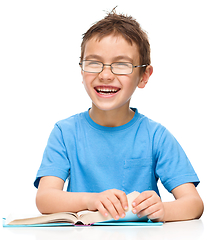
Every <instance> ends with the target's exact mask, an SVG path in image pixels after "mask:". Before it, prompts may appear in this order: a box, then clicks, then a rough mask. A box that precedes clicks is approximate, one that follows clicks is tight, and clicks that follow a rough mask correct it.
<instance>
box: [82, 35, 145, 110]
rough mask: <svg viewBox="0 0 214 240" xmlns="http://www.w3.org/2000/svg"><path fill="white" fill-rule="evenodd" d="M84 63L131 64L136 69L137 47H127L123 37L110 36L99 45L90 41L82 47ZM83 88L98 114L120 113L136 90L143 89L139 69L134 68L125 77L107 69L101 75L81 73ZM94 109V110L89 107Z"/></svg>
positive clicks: (99, 42) (137, 63)
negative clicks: (120, 109)
mask: <svg viewBox="0 0 214 240" xmlns="http://www.w3.org/2000/svg"><path fill="white" fill-rule="evenodd" d="M83 60H94V61H100V62H102V63H104V64H111V63H114V62H130V63H132V64H133V65H139V64H140V62H139V52H138V48H137V45H136V44H135V43H133V44H132V45H130V44H129V43H128V42H127V41H126V40H125V39H124V38H123V37H122V36H114V35H109V36H106V37H104V38H102V39H101V40H100V41H98V40H97V39H96V37H94V38H92V39H90V40H89V41H88V42H87V43H86V46H85V52H84V57H83ZM82 76H83V84H84V86H85V89H86V91H87V93H88V95H89V96H90V98H91V100H92V102H93V105H95V106H96V107H97V108H99V109H100V110H104V111H108V110H115V109H117V110H119V108H121V107H124V106H127V107H129V102H130V99H131V96H132V94H133V92H134V91H135V89H136V87H137V86H139V87H144V86H145V85H142V84H143V81H142V77H143V76H140V68H134V69H133V72H132V73H131V74H128V75H116V74H113V73H112V72H111V68H110V66H104V69H103V71H102V72H101V73H88V72H83V71H82ZM92 107H93V106H92Z"/></svg>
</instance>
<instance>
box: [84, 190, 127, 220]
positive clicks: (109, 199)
mask: <svg viewBox="0 0 214 240" xmlns="http://www.w3.org/2000/svg"><path fill="white" fill-rule="evenodd" d="M84 199H85V204H86V206H87V209H88V210H90V211H95V210H98V211H99V212H100V213H101V214H102V215H103V216H105V217H107V216H108V214H111V216H112V217H113V218H114V219H115V220H118V219H119V218H124V217H125V215H126V214H125V211H126V210H128V199H127V196H126V194H125V192H123V191H120V190H117V189H111V190H107V191H104V192H101V193H87V194H86V195H85V198H84Z"/></svg>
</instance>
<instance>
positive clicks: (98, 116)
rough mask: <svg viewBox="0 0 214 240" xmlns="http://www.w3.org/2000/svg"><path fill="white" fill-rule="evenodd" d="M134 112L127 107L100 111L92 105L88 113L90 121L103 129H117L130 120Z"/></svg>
mask: <svg viewBox="0 0 214 240" xmlns="http://www.w3.org/2000/svg"><path fill="white" fill-rule="evenodd" d="M134 114H135V113H134V111H132V110H131V109H130V108H129V107H122V108H120V109H114V110H108V111H105V110H101V109H99V108H97V107H96V106H95V105H94V104H92V108H91V109H90V111H89V115H90V117H91V119H92V120H93V121H94V122H96V123H97V124H99V125H101V126H105V127H118V126H121V125H124V124H126V123H128V122H129V121H131V120H132V118H133V117H134Z"/></svg>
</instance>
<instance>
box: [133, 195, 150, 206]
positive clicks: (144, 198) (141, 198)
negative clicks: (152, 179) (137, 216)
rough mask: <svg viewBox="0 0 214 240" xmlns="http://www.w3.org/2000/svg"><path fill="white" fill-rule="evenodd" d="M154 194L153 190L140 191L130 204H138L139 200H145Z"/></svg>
mask: <svg viewBox="0 0 214 240" xmlns="http://www.w3.org/2000/svg"><path fill="white" fill-rule="evenodd" d="M153 194H154V191H145V192H142V193H141V194H140V195H139V196H138V197H137V198H136V199H135V200H134V201H133V202H132V206H133V207H136V206H137V205H139V204H140V203H141V202H143V201H145V200H146V199H148V198H150V197H152V196H153Z"/></svg>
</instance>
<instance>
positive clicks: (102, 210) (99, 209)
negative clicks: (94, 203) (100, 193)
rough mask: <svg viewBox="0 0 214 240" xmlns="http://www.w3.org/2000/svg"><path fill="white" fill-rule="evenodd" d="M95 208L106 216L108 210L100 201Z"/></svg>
mask: <svg viewBox="0 0 214 240" xmlns="http://www.w3.org/2000/svg"><path fill="white" fill-rule="evenodd" d="M97 210H98V211H99V212H100V213H101V214H102V215H103V216H104V217H107V216H108V215H109V214H108V211H107V210H106V208H105V207H104V206H103V204H102V203H101V202H100V204H99V206H98V207H97Z"/></svg>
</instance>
